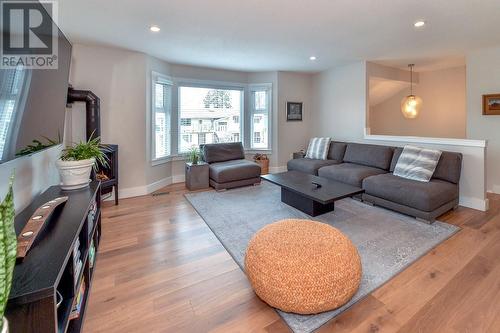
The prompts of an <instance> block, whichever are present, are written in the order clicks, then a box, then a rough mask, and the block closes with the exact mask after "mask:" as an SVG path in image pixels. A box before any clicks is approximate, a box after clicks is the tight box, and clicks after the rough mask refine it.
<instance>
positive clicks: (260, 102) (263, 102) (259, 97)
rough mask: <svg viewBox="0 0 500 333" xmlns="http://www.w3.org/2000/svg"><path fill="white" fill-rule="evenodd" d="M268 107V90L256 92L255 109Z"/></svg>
mask: <svg viewBox="0 0 500 333" xmlns="http://www.w3.org/2000/svg"><path fill="white" fill-rule="evenodd" d="M266 108H267V91H265V90H264V91H256V92H255V110H265V109H266Z"/></svg>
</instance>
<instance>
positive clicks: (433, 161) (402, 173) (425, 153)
mask: <svg viewBox="0 0 500 333" xmlns="http://www.w3.org/2000/svg"><path fill="white" fill-rule="evenodd" d="M440 157H441V151H440V150H433V149H424V148H419V147H414V146H405V147H404V149H403V152H402V153H401V155H400V156H399V159H398V162H397V163H396V167H395V168H394V175H395V176H399V177H403V178H407V179H413V180H418V181H420V182H428V181H429V180H431V178H432V175H433V174H434V171H435V170H436V166H437V164H438V162H439V158H440Z"/></svg>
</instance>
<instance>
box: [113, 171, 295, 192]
mask: <svg viewBox="0 0 500 333" xmlns="http://www.w3.org/2000/svg"><path fill="white" fill-rule="evenodd" d="M284 171H286V166H280V167H270V168H269V172H270V173H278V172H284ZM185 180H186V177H185V175H184V174H180V175H173V176H171V177H167V178H163V179H160V180H159V181H156V182H154V183H151V184H149V185H144V186H137V187H129V188H123V189H120V191H119V193H118V197H119V198H120V199H125V198H132V197H139V196H141V195H147V194H150V193H153V192H154V191H158V190H159V189H161V188H163V187H165V186H168V185H170V184H175V183H183V182H184V181H185ZM107 200H112V198H108V199H107Z"/></svg>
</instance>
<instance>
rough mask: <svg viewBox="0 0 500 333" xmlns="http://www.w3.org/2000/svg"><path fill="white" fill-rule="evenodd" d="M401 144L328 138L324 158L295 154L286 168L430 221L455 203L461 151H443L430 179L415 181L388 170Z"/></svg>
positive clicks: (396, 157)
mask: <svg viewBox="0 0 500 333" xmlns="http://www.w3.org/2000/svg"><path fill="white" fill-rule="evenodd" d="M402 151H403V149H402V148H399V147H389V146H379V145H369V144H359V143H345V142H332V143H331V144H330V150H329V154H328V159H327V160H314V159H308V158H299V159H294V160H290V161H289V162H288V170H296V171H301V172H305V173H309V174H313V175H318V176H320V177H324V178H328V179H333V180H336V181H340V182H343V183H347V184H351V185H354V186H358V187H362V188H363V189H364V190H365V193H364V194H363V195H362V200H363V201H365V202H367V203H369V204H374V205H378V206H382V207H385V208H388V209H392V210H395V211H398V212H401V213H403V214H407V215H410V216H414V217H417V218H419V219H422V220H425V221H428V222H433V221H434V220H435V219H436V217H438V216H439V215H441V214H443V213H445V212H447V211H448V210H450V209H453V208H455V207H456V206H457V205H458V194H459V188H458V184H459V181H460V172H461V168H462V154H460V153H453V152H443V153H442V155H441V158H440V160H439V162H438V165H437V167H436V170H435V172H434V175H433V177H432V179H431V180H430V181H429V182H428V183H425V182H419V181H415V180H410V179H406V178H401V177H398V176H395V175H393V174H392V172H393V171H394V168H395V166H396V163H397V161H398V158H399V156H400V155H401V152H402Z"/></svg>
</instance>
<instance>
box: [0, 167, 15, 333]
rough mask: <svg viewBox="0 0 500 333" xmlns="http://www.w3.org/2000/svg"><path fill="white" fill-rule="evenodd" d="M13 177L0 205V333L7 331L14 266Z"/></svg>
mask: <svg viewBox="0 0 500 333" xmlns="http://www.w3.org/2000/svg"><path fill="white" fill-rule="evenodd" d="M13 184H14V175H12V176H11V177H10V183H9V190H8V192H7V195H6V196H5V198H4V200H3V201H2V203H0V273H1V274H0V319H1V320H2V322H1V323H0V326H1V329H2V333H6V332H8V331H9V323H8V322H7V319H6V318H5V317H4V313H5V307H6V305H7V300H8V299H9V294H10V287H11V286H12V274H13V272H14V267H15V264H16V249H17V245H16V231H15V229H14V217H15V215H16V214H15V210H14V191H13V189H12V186H13Z"/></svg>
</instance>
